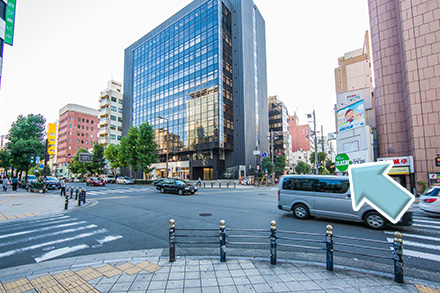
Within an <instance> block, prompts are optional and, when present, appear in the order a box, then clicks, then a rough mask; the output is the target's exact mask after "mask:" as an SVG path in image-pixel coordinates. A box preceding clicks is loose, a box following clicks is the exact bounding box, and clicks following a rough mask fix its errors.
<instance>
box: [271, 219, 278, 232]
mask: <svg viewBox="0 0 440 293" xmlns="http://www.w3.org/2000/svg"><path fill="white" fill-rule="evenodd" d="M276 228H277V222H276V221H275V220H272V221H271V222H270V229H272V230H275V229H276Z"/></svg>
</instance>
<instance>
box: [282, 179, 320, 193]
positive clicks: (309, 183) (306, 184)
mask: <svg viewBox="0 0 440 293" xmlns="http://www.w3.org/2000/svg"><path fill="white" fill-rule="evenodd" d="M283 189H289V190H299V191H314V186H313V179H308V178H284V182H283Z"/></svg>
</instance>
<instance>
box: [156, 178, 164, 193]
mask: <svg viewBox="0 0 440 293" xmlns="http://www.w3.org/2000/svg"><path fill="white" fill-rule="evenodd" d="M164 180H165V178H160V179H157V180H154V181H153V185H154V186H156V189H157V190H160V187H161V186H162V183H163V181H164Z"/></svg>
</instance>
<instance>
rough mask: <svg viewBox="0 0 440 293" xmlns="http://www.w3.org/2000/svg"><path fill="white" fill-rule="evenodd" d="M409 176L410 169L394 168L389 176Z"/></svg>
mask: <svg viewBox="0 0 440 293" xmlns="http://www.w3.org/2000/svg"><path fill="white" fill-rule="evenodd" d="M405 174H409V167H392V168H391V169H390V172H388V175H405Z"/></svg>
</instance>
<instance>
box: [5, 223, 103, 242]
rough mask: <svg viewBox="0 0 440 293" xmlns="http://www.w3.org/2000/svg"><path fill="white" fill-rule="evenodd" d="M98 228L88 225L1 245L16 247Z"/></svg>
mask: <svg viewBox="0 0 440 293" xmlns="http://www.w3.org/2000/svg"><path fill="white" fill-rule="evenodd" d="M96 227H98V226H96V225H88V226H81V227H78V228H75V229H67V230H61V231H58V232H53V233H48V234H42V235H38V236H34V237H25V238H21V239H18V240H15V241H9V242H3V243H0V247H2V246H8V245H15V244H18V243H24V242H29V241H35V240H38V239H42V238H47V237H52V236H56V235H61V234H67V233H74V232H78V231H82V230H86V229H92V228H96Z"/></svg>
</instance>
